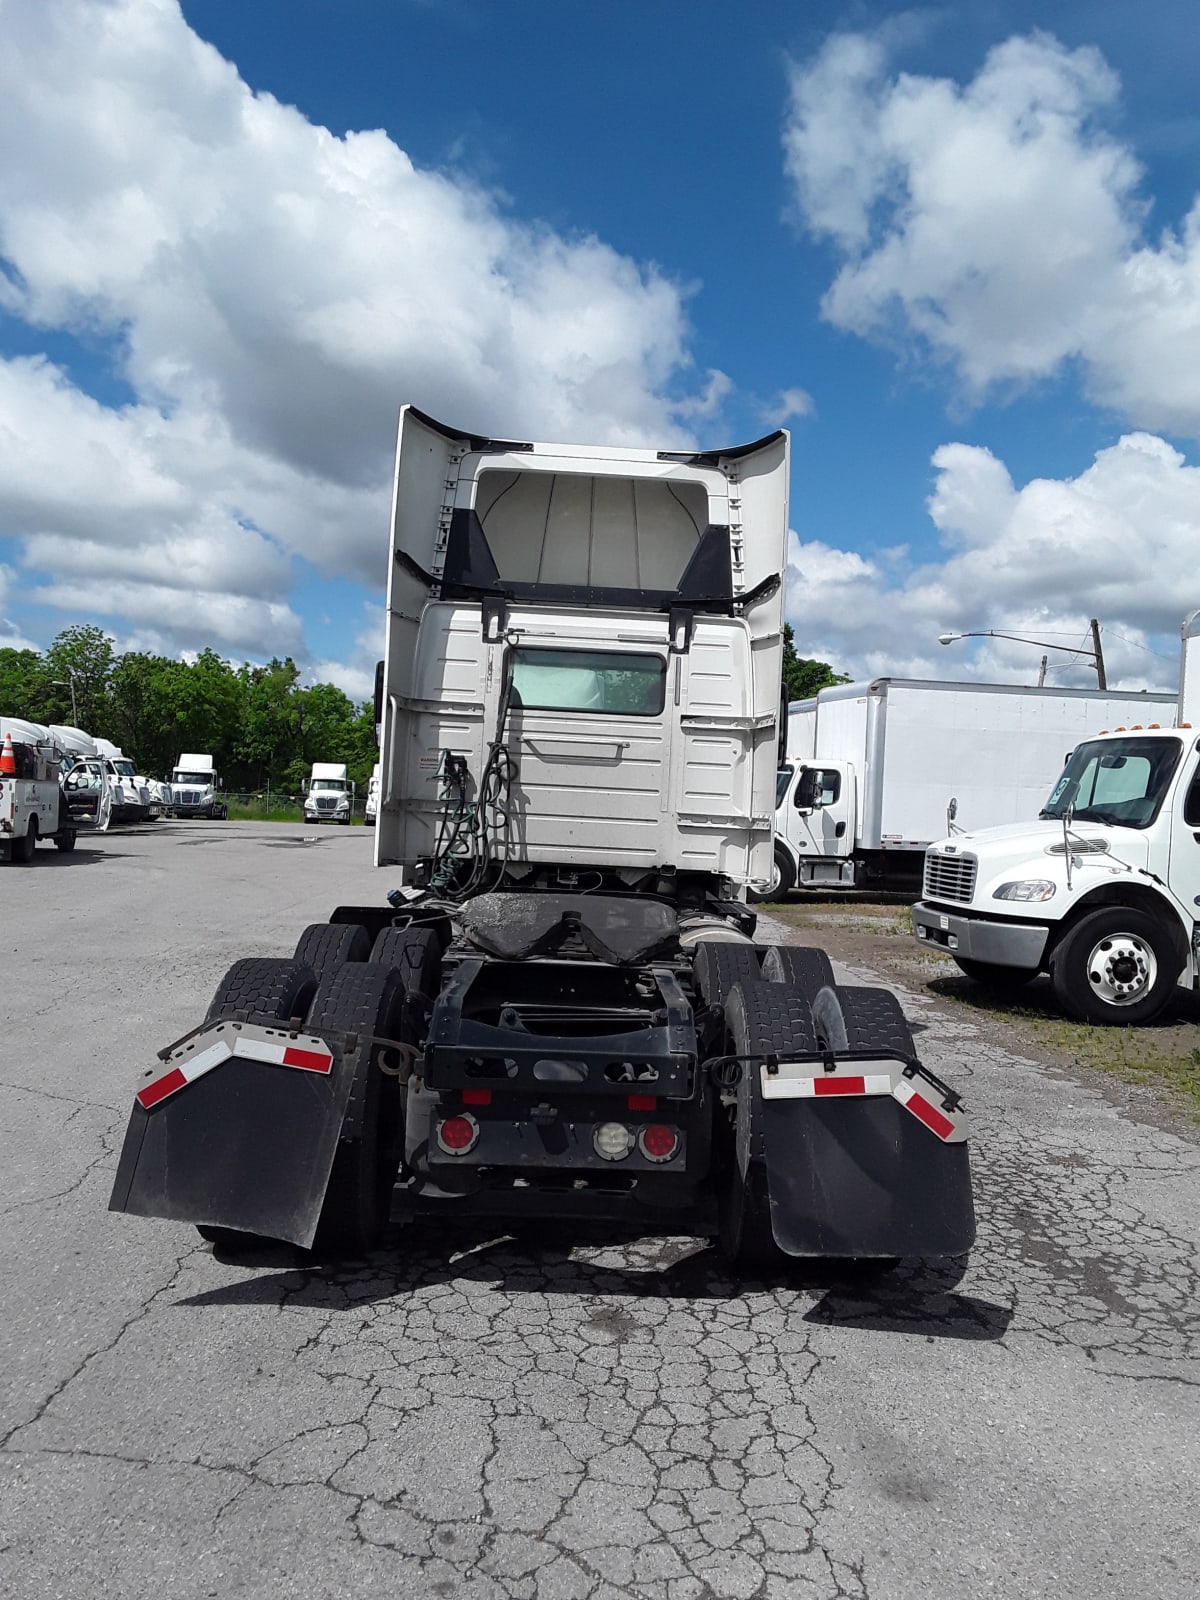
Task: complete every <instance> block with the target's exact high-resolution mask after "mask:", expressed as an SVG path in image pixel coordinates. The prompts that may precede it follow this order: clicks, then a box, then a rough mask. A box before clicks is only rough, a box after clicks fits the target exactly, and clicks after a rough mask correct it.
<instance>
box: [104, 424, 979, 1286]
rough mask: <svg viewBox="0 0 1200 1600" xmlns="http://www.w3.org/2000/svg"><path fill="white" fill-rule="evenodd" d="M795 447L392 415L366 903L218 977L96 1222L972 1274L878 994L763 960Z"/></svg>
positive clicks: (963, 1184)
mask: <svg viewBox="0 0 1200 1600" xmlns="http://www.w3.org/2000/svg"><path fill="white" fill-rule="evenodd" d="M787 463H788V440H787V435H786V434H784V433H782V432H780V433H775V434H772V435H771V436H770V437H768V438H765V439H761V440H759V441H757V442H756V443H754V444H751V445H746V446H743V447H739V448H733V449H726V450H712V451H692V450H682V451H666V450H664V451H653V450H641V449H630V448H626V447H588V446H582V445H554V444H539V443H531V442H527V441H517V442H513V441H505V440H498V439H490V438H483V437H477V436H472V435H467V434H465V433H462V432H459V431H458V430H456V429H453V428H450V427H446V426H444V425H443V424H440V423H438V422H435V421H433V420H432V419H431V418H429V417H427V416H425V415H423V414H422V413H421V412H419V411H417V410H415V409H414V408H412V407H406V408H405V409H404V410H403V412H402V413H401V421H400V438H399V449H398V454H397V466H396V474H395V482H394V494H393V514H392V530H391V546H390V551H389V562H388V566H389V575H388V598H387V623H386V660H385V663H384V666H383V669H382V672H381V674H380V679H379V683H380V701H381V704H380V707H379V712H378V716H377V721H378V722H379V723H380V725H381V729H382V748H381V753H380V762H381V784H380V803H379V812H378V821H377V826H376V829H375V859H376V862H377V863H378V864H379V865H380V866H381V867H384V868H386V869H389V870H388V873H387V877H388V881H389V882H390V884H391V885H392V887H391V888H390V891H389V893H388V894H387V897H386V901H384V900H381V902H380V903H379V904H371V905H344V906H339V907H337V908H336V909H335V910H334V911H333V912H332V914H331V917H330V920H329V922H328V923H321V924H315V925H313V926H311V927H309V928H307V929H305V930H304V931H303V932H302V933H301V934H300V936H299V939H298V942H297V944H296V946H295V950H294V952H292V953H289V954H283V955H281V956H280V957H279V958H278V959H266V960H264V959H259V958H251V959H245V960H241V961H238V962H235V964H234V965H233V967H232V968H231V969H230V971H229V972H228V974H227V975H226V977H225V978H224V979H223V980H222V982H221V984H220V985H219V986H218V988H217V991H216V993H215V995H214V996H213V1000H212V1003H211V1005H210V1007H209V1009H208V1012H207V1016H206V1018H205V1020H204V1021H203V1023H202V1024H201V1025H200V1027H199V1028H198V1029H196V1030H194V1031H193V1032H192V1033H190V1034H189V1035H187V1036H186V1037H185V1038H184V1039H182V1040H180V1041H179V1042H177V1043H176V1044H174V1045H169V1046H167V1047H166V1048H165V1049H164V1050H163V1051H162V1052H160V1057H159V1060H158V1061H157V1063H156V1064H155V1065H154V1066H152V1067H151V1068H150V1069H149V1071H148V1072H147V1074H146V1076H145V1078H144V1080H143V1082H142V1083H141V1085H140V1087H139V1088H138V1090H137V1095H136V1099H135V1104H134V1107H133V1111H132V1114H131V1118H130V1122H129V1126H128V1130H127V1133H126V1137H125V1142H124V1147H123V1150H122V1154H121V1158H120V1163H119V1167H118V1172H117V1176H116V1181H115V1185H114V1189H113V1195H112V1201H111V1204H112V1206H113V1207H114V1208H115V1209H118V1210H124V1211H129V1212H134V1213H138V1214H142V1215H150V1216H159V1217H170V1218H175V1219H178V1220H182V1221H187V1222H191V1223H195V1224H197V1225H198V1226H199V1227H200V1231H201V1233H202V1234H204V1235H205V1236H206V1237H208V1238H210V1239H213V1240H215V1241H216V1242H218V1243H220V1244H222V1245H224V1246H225V1247H227V1248H231V1249H232V1248H236V1247H237V1246H238V1245H239V1244H240V1243H244V1241H245V1237H246V1235H247V1234H251V1235H265V1236H266V1237H268V1238H272V1239H277V1240H279V1239H282V1240H289V1241H292V1242H293V1243H295V1244H298V1245H301V1246H309V1245H313V1244H314V1243H315V1244H316V1245H317V1246H318V1247H320V1248H322V1249H327V1250H331V1251H342V1252H346V1251H357V1250H361V1249H362V1248H364V1247H366V1246H369V1245H371V1244H373V1243H374V1242H376V1241H377V1240H378V1238H379V1237H380V1234H381V1231H382V1229H383V1227H384V1225H385V1223H386V1222H387V1221H388V1219H389V1216H392V1217H395V1218H397V1219H399V1218H409V1217H421V1216H424V1217H429V1216H434V1217H437V1218H441V1219H446V1218H449V1217H461V1216H467V1215H476V1216H484V1217H487V1218H488V1219H497V1218H508V1217H518V1218H519V1217H524V1218H538V1217H541V1218H546V1217H553V1218H574V1219H580V1218H597V1219H606V1220H609V1221H614V1220H615V1221H619V1222H621V1223H625V1224H630V1223H632V1224H635V1225H640V1226H642V1227H643V1228H646V1229H649V1228H653V1227H662V1226H665V1227H668V1228H670V1229H672V1230H673V1231H676V1232H678V1231H687V1232H690V1233H701V1234H702V1233H710V1234H716V1235H717V1236H718V1237H719V1238H720V1240H721V1243H722V1245H723V1247H724V1250H725V1252H726V1253H727V1255H728V1257H729V1259H730V1260H731V1262H732V1263H733V1265H734V1266H735V1268H737V1269H739V1270H754V1271H757V1270H761V1269H763V1268H766V1267H772V1268H773V1267H775V1266H778V1265H780V1264H786V1263H787V1262H788V1261H789V1260H791V1259H792V1258H796V1257H800V1258H813V1257H817V1258H835V1259H844V1258H855V1259H858V1260H860V1261H866V1262H876V1263H878V1262H881V1261H882V1262H888V1261H891V1260H894V1259H895V1258H896V1257H899V1256H944V1255H955V1254H959V1253H961V1252H963V1251H966V1250H967V1249H968V1248H969V1246H970V1244H971V1242H972V1239H973V1235H974V1218H973V1209H972V1199H971V1184H970V1173H969V1165H968V1146H967V1126H966V1120H965V1115H964V1111H963V1107H962V1103H961V1101H960V1098H959V1095H958V1093H957V1091H956V1089H954V1088H953V1087H952V1086H950V1085H948V1084H946V1083H944V1082H942V1081H940V1080H939V1079H938V1078H937V1077H936V1076H934V1074H933V1073H932V1072H931V1071H930V1070H929V1069H928V1068H927V1067H926V1066H924V1065H923V1064H922V1063H921V1062H920V1061H919V1060H918V1057H917V1054H916V1050H915V1047H914V1044H913V1039H912V1036H911V1034H910V1032H909V1030H908V1027H907V1025H906V1023H905V1020H904V1017H903V1015H902V1013H901V1011H900V1008H899V1006H898V1004H897V1002H896V1001H895V999H894V997H893V996H892V995H891V994H890V993H888V992H887V991H884V990H880V989H868V988H855V987H843V986H841V985H839V984H837V983H836V982H835V981H834V976H833V972H832V969H831V967H830V964H829V961H828V959H827V958H826V956H825V955H824V953H823V952H821V951H819V950H815V949H802V948H795V947H791V946H786V945H784V946H776V945H767V946H764V945H762V944H760V943H757V942H756V941H755V937H754V935H755V915H754V913H753V912H752V911H750V910H748V908H747V905H746V893H747V890H748V889H749V888H751V887H755V886H758V887H761V886H763V885H764V884H765V882H766V879H767V875H768V873H769V871H770V863H771V855H772V818H773V813H774V783H775V773H776V769H777V767H778V765H779V757H780V743H781V726H780V723H781V717H780V693H779V689H780V670H781V660H782V626H783V612H782V593H781V578H780V575H781V573H782V570H783V566H784V549H785V538H786V532H787Z"/></svg>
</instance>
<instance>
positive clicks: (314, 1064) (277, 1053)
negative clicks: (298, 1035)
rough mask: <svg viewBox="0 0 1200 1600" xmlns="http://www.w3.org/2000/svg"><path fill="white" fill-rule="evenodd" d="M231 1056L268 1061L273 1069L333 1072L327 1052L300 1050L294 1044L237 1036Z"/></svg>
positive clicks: (331, 1058) (330, 1058) (331, 1059)
mask: <svg viewBox="0 0 1200 1600" xmlns="http://www.w3.org/2000/svg"><path fill="white" fill-rule="evenodd" d="M231 1054H233V1055H235V1056H243V1057H245V1059H246V1060H248V1061H269V1062H270V1063H271V1065H272V1066H275V1067H299V1068H300V1070H301V1071H302V1072H332V1071H333V1057H332V1056H331V1055H330V1054H329V1052H328V1051H327V1050H301V1049H300V1048H299V1047H298V1046H296V1045H294V1044H287V1045H285V1044H276V1043H275V1042H274V1040H267V1039H247V1038H246V1037H245V1035H244V1034H239V1035H238V1037H237V1038H236V1039H235V1040H234V1041H233V1050H232V1052H231Z"/></svg>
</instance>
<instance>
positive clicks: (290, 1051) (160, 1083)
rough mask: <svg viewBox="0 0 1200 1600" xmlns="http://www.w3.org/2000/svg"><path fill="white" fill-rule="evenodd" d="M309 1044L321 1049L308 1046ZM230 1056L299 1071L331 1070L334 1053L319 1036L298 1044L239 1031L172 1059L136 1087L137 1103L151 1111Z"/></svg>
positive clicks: (326, 1071)
mask: <svg viewBox="0 0 1200 1600" xmlns="http://www.w3.org/2000/svg"><path fill="white" fill-rule="evenodd" d="M311 1045H318V1046H319V1047H320V1048H319V1049H315V1050H314V1049H311V1048H308V1046H311ZM232 1056H239V1057H240V1058H241V1059H243V1060H246V1061H262V1062H265V1063H266V1064H268V1065H270V1066H275V1067H296V1068H298V1069H299V1070H300V1071H301V1072H320V1073H330V1072H332V1071H333V1056H332V1055H331V1054H330V1052H329V1051H328V1050H327V1049H326V1048H325V1046H324V1045H323V1044H322V1042H321V1041H320V1040H319V1039H310V1040H308V1041H306V1045H305V1046H301V1045H297V1044H285V1043H284V1042H283V1041H282V1040H279V1039H271V1038H262V1037H255V1036H254V1035H250V1034H245V1033H241V1032H239V1033H236V1034H234V1036H233V1037H232V1038H220V1039H217V1040H216V1041H215V1042H214V1043H213V1044H210V1045H209V1046H208V1048H207V1049H206V1050H200V1051H197V1053H196V1054H195V1055H191V1056H189V1055H185V1056H183V1057H181V1058H180V1059H178V1060H176V1061H173V1062H172V1063H171V1065H170V1067H169V1068H168V1069H167V1071H166V1072H164V1073H163V1074H162V1075H161V1076H160V1077H157V1078H155V1079H154V1080H153V1081H152V1082H150V1083H148V1084H146V1085H145V1087H144V1088H141V1089H139V1090H138V1092H137V1095H136V1097H135V1098H136V1099H137V1103H138V1105H140V1106H141V1108H142V1110H143V1111H149V1110H151V1108H152V1107H154V1106H156V1105H158V1104H159V1103H160V1102H161V1101H163V1100H166V1099H168V1098H169V1097H170V1096H171V1095H173V1094H178V1092H179V1090H180V1089H185V1088H186V1087H187V1085H188V1084H189V1083H195V1081H196V1079H197V1078H202V1077H203V1076H204V1074H205V1073H206V1072H211V1071H212V1069H213V1068H214V1067H219V1066H220V1065H221V1064H222V1062H225V1061H228V1060H229V1059H230V1058H231V1057H232Z"/></svg>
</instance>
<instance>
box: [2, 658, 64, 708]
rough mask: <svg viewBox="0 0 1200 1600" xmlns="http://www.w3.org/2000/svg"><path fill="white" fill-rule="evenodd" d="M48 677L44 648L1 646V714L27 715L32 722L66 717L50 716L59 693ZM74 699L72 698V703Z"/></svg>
mask: <svg viewBox="0 0 1200 1600" xmlns="http://www.w3.org/2000/svg"><path fill="white" fill-rule="evenodd" d="M48 677H49V673H48V672H47V671H46V658H45V656H43V655H42V653H41V651H40V650H13V649H11V648H6V649H3V650H0V716H2V717H24V718H25V719H26V720H27V721H29V722H46V721H50V722H59V721H62V720H63V719H62V718H60V717H58V716H47V713H48V712H49V711H50V710H51V709H52V708H53V707H54V705H55V698H54V697H55V695H56V693H57V691H56V690H53V689H51V688H50V686H49V684H48V683H47V679H48ZM70 703H71V702H70V700H68V701H67V705H68V707H69V706H70Z"/></svg>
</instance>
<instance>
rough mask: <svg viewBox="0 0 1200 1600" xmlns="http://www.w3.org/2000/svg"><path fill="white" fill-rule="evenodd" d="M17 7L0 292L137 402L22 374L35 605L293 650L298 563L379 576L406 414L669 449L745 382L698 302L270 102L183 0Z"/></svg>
mask: <svg viewBox="0 0 1200 1600" xmlns="http://www.w3.org/2000/svg"><path fill="white" fill-rule="evenodd" d="M2 9H3V20H4V31H5V49H4V51H3V53H0V149H2V150H3V151H4V152H6V155H7V159H5V160H4V161H3V162H0V305H3V307H4V308H5V309H6V310H7V311H8V312H9V313H10V314H12V315H14V316H17V317H19V318H22V319H23V320H25V321H26V322H28V323H30V324H32V325H34V326H37V327H41V328H46V329H63V330H67V331H71V332H77V333H85V334H86V335H88V337H89V338H91V339H92V340H93V341H95V340H96V339H100V340H102V341H103V340H107V341H110V342H111V343H112V346H113V348H114V349H115V351H116V352H117V355H116V358H115V359H116V361H117V364H118V368H119V373H120V376H121V378H122V379H123V380H124V382H125V383H126V384H127V385H128V386H129V387H130V389H131V391H132V393H133V395H134V397H135V398H134V400H133V402H132V403H131V404H129V405H126V406H123V407H120V408H110V407H105V406H103V405H99V404H97V402H96V401H95V400H93V399H90V398H89V397H88V396H87V395H85V394H83V393H81V392H80V391H79V390H78V389H77V388H76V387H74V386H73V385H72V383H71V382H70V380H69V379H68V377H67V376H66V375H65V374H64V373H63V372H61V371H59V370H57V369H55V368H54V367H52V366H50V365H49V364H48V363H46V362H39V361H37V360H15V361H9V362H7V363H3V364H2V365H0V442H3V443H4V444H7V445H9V446H11V448H10V449H8V450H6V451H5V454H6V459H7V458H8V457H10V456H11V458H12V460H13V461H14V463H15V470H14V472H13V474H12V477H11V479H10V480H9V481H7V482H6V483H4V485H3V487H2V488H0V536H2V535H9V536H16V537H20V538H28V539H30V541H31V542H30V545H29V548H28V551H27V556H26V559H27V560H28V561H29V562H30V563H32V564H34V565H36V566H37V567H39V568H44V569H46V570H48V571H49V572H50V575H51V582H50V584H49V586H48V587H47V588H46V589H44V590H43V591H42V598H43V599H45V600H49V601H50V602H51V603H53V604H55V605H60V604H61V605H64V606H69V605H75V604H78V605H79V606H80V607H81V608H82V609H84V611H85V612H91V611H96V610H99V609H101V607H102V605H104V606H110V607H113V606H124V605H126V604H128V605H129V606H131V607H132V609H131V610H130V611H129V612H127V613H122V614H123V615H126V616H127V617H128V620H129V621H130V622H131V623H134V624H137V623H140V621H141V619H142V618H143V616H145V615H146V614H147V612H148V610H149V609H150V608H152V607H154V606H157V605H158V604H159V602H160V599H161V597H163V596H166V595H174V596H176V597H178V596H186V595H189V594H190V595H197V594H200V595H206V596H208V597H209V599H208V600H205V601H202V602H199V603H198V605H197V613H198V615H199V614H202V615H203V616H205V617H207V616H209V615H220V614H221V604H220V597H221V596H222V595H223V594H228V595H229V596H230V606H229V608H228V614H227V615H225V616H224V618H223V628H224V631H223V632H222V633H220V634H219V635H217V636H216V637H217V638H218V639H219V641H220V642H221V643H222V644H227V645H229V646H230V647H231V648H239V649H242V648H246V647H247V645H248V642H249V640H248V638H245V637H243V636H242V635H241V634H240V633H239V631H238V630H239V629H242V628H246V627H249V628H252V629H253V628H258V627H260V626H261V627H264V628H265V629H266V630H267V631H266V632H265V633H264V634H261V635H260V636H259V638H258V641H257V642H258V649H259V652H260V653H261V652H262V651H267V652H269V651H270V650H272V649H284V648H289V649H295V648H299V649H302V640H300V638H299V635H298V634H297V631H296V623H295V617H294V615H293V614H292V613H291V611H290V610H289V608H288V606H287V605H286V594H287V590H288V587H289V576H288V572H287V558H288V557H290V556H292V555H295V554H300V555H303V556H305V557H307V558H308V559H309V560H311V561H313V562H314V563H316V564H317V565H318V567H319V568H320V569H321V570H322V571H323V572H325V573H326V574H338V575H349V576H353V577H357V578H359V579H361V580H362V581H365V582H368V583H379V584H382V579H383V573H384V569H385V566H386V560H385V554H386V552H385V549H384V538H385V533H384V530H385V528H386V513H387V493H388V481H387V480H388V472H389V458H390V453H391V449H392V444H393V439H394V429H395V416H396V411H397V409H398V406H399V404H400V402H401V401H402V400H405V399H412V400H415V401H416V402H417V403H419V404H420V405H421V406H422V407H423V408H425V409H426V410H428V411H431V412H432V413H433V414H434V415H437V416H443V417H445V418H447V419H448V420H450V421H451V422H455V423H461V424H462V425H464V426H466V427H469V428H472V429H474V430H478V431H488V430H491V431H495V432H497V433H501V434H503V435H505V436H507V437H514V436H518V437H519V436H527V437H535V438H561V439H566V440H571V439H582V438H589V439H601V440H606V441H609V442H621V441H637V442H642V441H644V440H645V439H647V438H652V439H656V440H661V441H662V442H663V443H664V444H666V443H672V442H678V443H686V442H687V441H688V437H689V435H688V425H687V423H688V419H689V418H690V417H693V416H707V415H709V414H710V413H711V412H712V411H713V410H714V409H715V408H716V407H718V406H719V405H720V403H721V401H722V399H723V398H724V397H725V395H726V394H727V393H728V388H729V380H728V379H727V378H726V377H725V376H724V375H723V374H719V373H713V374H709V375H707V377H706V378H704V379H699V378H698V377H697V375H695V374H693V373H691V372H690V370H689V357H688V353H687V338H688V326H687V320H686V314H685V300H686V295H687V293H688V292H689V291H688V289H687V288H686V287H685V286H682V285H680V284H678V283H675V282H673V281H671V280H670V279H668V278H667V277H666V276H664V275H663V273H662V272H660V271H659V270H658V269H657V268H656V267H655V266H653V265H639V264H638V263H636V262H634V261H632V260H630V259H629V258H627V257H624V256H621V255H619V254H618V253H617V252H616V251H614V250H612V249H611V248H610V247H608V246H607V245H605V244H604V243H603V242H602V241H600V240H598V239H596V238H592V237H571V238H567V237H563V236H561V235H559V234H557V233H555V232H553V231H552V230H551V229H549V228H547V227H543V226H540V225H538V224H536V223H529V222H523V221H520V220H517V219H515V218H513V217H512V216H511V215H509V214H508V212H507V210H506V206H505V202H504V200H503V198H502V197H501V196H498V195H496V194H493V193H491V192H489V191H487V190H484V189H482V188H480V187H479V186H478V185H475V184H473V183H471V182H469V181H467V180H465V179H463V178H460V177H458V176H455V175H452V174H447V173H439V172H432V171H423V170H421V169H419V168H417V167H416V166H414V164H413V162H412V161H411V160H410V158H409V157H408V156H407V155H406V154H405V152H404V151H403V150H401V149H399V148H398V147H397V146H396V145H395V144H394V143H393V142H392V141H391V140H390V139H389V138H388V137H387V136H386V134H384V133H382V132H379V131H374V132H371V131H367V132H360V133H350V134H348V135H346V137H344V138H338V137H335V136H334V135H332V134H331V133H330V132H328V131H327V130H326V129H324V128H321V127H317V126H314V125H313V124H312V123H310V122H308V121H307V120H306V119H305V117H304V116H303V115H302V114H301V113H300V112H299V111H297V110H295V109H294V108H292V107H289V106H285V105H281V104H280V103H279V102H277V101H276V100H274V99H273V98H272V97H271V96H269V95H265V94H255V93H253V92H252V91H251V90H250V89H249V88H248V87H247V85H246V84H245V83H244V82H243V81H242V80H241V78H240V77H239V75H238V73H237V70H236V68H235V67H234V66H233V65H232V64H231V63H229V62H227V61H225V60H223V59H222V57H221V56H220V55H219V53H218V52H217V51H216V50H215V49H213V48H212V47H211V46H210V45H208V44H206V43H205V42H203V41H202V40H201V39H199V38H198V37H197V36H196V35H195V34H194V33H193V32H192V31H191V30H190V29H189V28H188V26H187V25H186V23H185V21H184V19H183V17H182V15H181V13H180V10H179V6H178V3H177V0H3V6H2ZM681 385H682V386H683V387H682V388H681ZM689 385H690V392H689V389H688V386H689ZM672 395H674V399H673V398H672ZM106 551H108V552H109V554H107V555H106V554H105V552H106ZM139 570H140V572H141V574H142V578H141V579H139V576H138V573H139ZM255 586H258V598H259V602H260V603H259V605H258V609H257V611H256V610H255V609H254V607H253V606H252V605H250V604H249V601H250V599H251V595H250V593H249V592H248V590H251V589H254V588H255ZM139 590H142V591H144V593H142V595H141V597H140V598H139ZM210 602H211V603H210ZM185 610H186V608H185V607H184V606H183V605H182V603H181V602H180V601H179V600H178V599H172V600H171V601H170V603H169V604H167V607H166V612H165V613H164V614H160V617H159V623H160V626H161V627H163V628H167V627H168V624H167V622H166V620H165V617H166V615H169V616H171V617H175V616H177V615H180V614H182V613H183V612H184V611H185ZM238 619H240V620H238ZM169 626H170V627H171V628H174V627H175V624H174V623H173V622H172V623H171V624H169ZM191 635H192V627H191V624H190V623H189V624H187V634H186V637H187V638H190V637H191ZM234 635H236V637H234ZM178 639H179V641H180V642H181V643H182V642H184V641H185V635H184V634H179V635H178Z"/></svg>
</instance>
